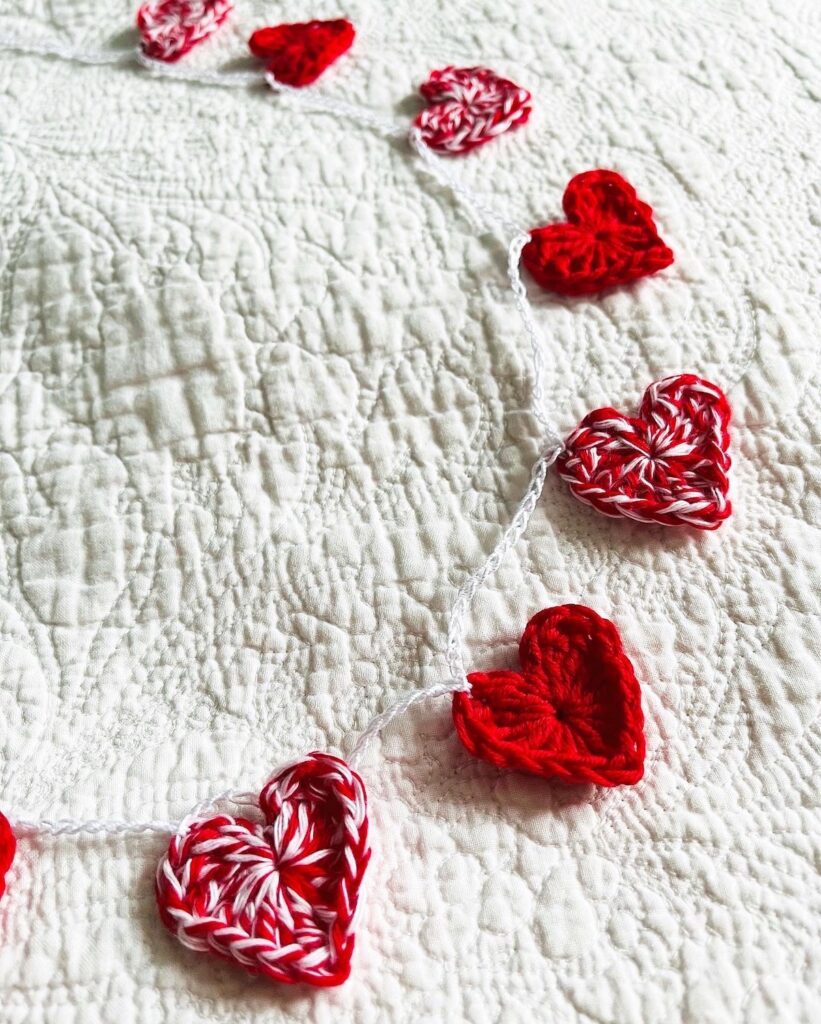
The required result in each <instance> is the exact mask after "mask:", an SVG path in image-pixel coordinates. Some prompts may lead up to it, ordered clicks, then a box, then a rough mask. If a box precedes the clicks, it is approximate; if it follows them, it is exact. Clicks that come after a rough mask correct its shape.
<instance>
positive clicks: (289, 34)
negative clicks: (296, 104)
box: [248, 18, 356, 88]
mask: <svg viewBox="0 0 821 1024" xmlns="http://www.w3.org/2000/svg"><path fill="white" fill-rule="evenodd" d="M355 37H356V30H355V29H354V27H353V25H352V24H351V23H350V22H349V21H346V20H345V19H344V18H338V19H337V20H335V21H306V22H298V23H296V24H293V25H274V26H271V27H269V28H260V29H257V31H256V32H254V34H253V35H252V36H251V38H250V39H249V40H248V47H249V49H250V51H251V53H253V55H254V56H255V57H259V58H260V60H264V61H265V62H266V70H267V71H269V72H270V73H271V74H272V75H273V76H274V78H275V79H276V80H277V81H278V82H282V84H283V85H290V86H293V87H295V88H301V87H302V86H304V85H310V84H311V82H315V81H316V80H317V78H319V76H320V75H321V74H322V72H323V71H325V69H326V68H328V67H330V65H331V64H333V63H334V61H335V60H338V59H339V57H341V56H342V54H343V53H345V52H346V51H347V50H349V49H350V48H351V46H352V45H353V41H354V38H355Z"/></svg>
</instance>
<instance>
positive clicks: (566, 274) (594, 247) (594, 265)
mask: <svg viewBox="0 0 821 1024" xmlns="http://www.w3.org/2000/svg"><path fill="white" fill-rule="evenodd" d="M562 207H563V209H564V212H565V216H566V217H567V220H566V221H565V222H564V223H560V224H548V225H546V226H545V227H541V228H535V229H534V230H533V231H531V233H530V242H529V243H528V245H526V246H525V248H524V251H523V252H522V262H523V263H524V265H525V267H526V268H527V270H528V271H529V273H530V275H531V277H532V278H533V280H534V281H536V282H537V284H539V285H541V286H542V288H546V289H547V290H548V291H552V292H558V293H559V294H560V295H589V294H592V293H594V292H599V291H602V290H603V289H605V288H612V287H613V286H615V285H620V284H627V283H628V282H630V281H635V280H637V279H638V278H640V277H646V276H647V275H648V274H655V273H656V272H657V271H659V270H662V269H663V268H664V267H667V266H669V265H670V264H671V263H672V262H673V252H672V250H671V249H668V247H667V246H666V245H665V244H664V242H663V241H662V240H661V238H660V237H659V235H658V232H657V231H656V225H655V223H654V221H653V210H652V209H651V207H649V206H648V205H647V203H643V202H641V200H640V199H639V198H638V197H637V195H636V190H635V189H634V188H633V186H632V185H630V184H629V183H628V182H627V181H625V180H624V178H622V176H621V175H620V174H616V172H615V171H602V170H597V171H585V172H584V173H583V174H577V175H576V177H575V178H573V179H572V180H571V181H570V184H569V185H568V186H567V188H566V189H565V193H564V197H563V199H562Z"/></svg>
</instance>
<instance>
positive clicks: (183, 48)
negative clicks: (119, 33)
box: [137, 0, 234, 64]
mask: <svg viewBox="0 0 821 1024" xmlns="http://www.w3.org/2000/svg"><path fill="white" fill-rule="evenodd" d="M233 9H234V3H233V0H152V2H150V3H146V4H143V5H142V7H141V8H140V9H139V11H138V12H137V28H138V30H139V33H140V35H141V36H142V40H143V43H142V47H143V53H144V54H145V55H146V57H151V58H152V59H153V60H162V61H165V62H166V63H167V64H173V63H174V61H177V60H179V59H180V57H182V56H184V55H185V54H186V53H188V51H189V50H191V49H192V48H193V47H195V46H197V44H198V43H201V42H202V41H203V40H204V39H207V38H208V36H210V35H211V33H212V32H215V31H216V30H217V29H218V28H219V27H220V25H221V24H222V23H223V22H224V21H225V19H226V18H227V17H228V15H229V14H230V13H231V11H232V10H233Z"/></svg>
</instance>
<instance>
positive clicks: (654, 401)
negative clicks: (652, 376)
mask: <svg viewBox="0 0 821 1024" xmlns="http://www.w3.org/2000/svg"><path fill="white" fill-rule="evenodd" d="M729 426H730V404H729V402H728V401H727V398H726V396H725V395H724V393H723V392H722V390H721V389H720V388H719V387H717V386H716V385H715V384H711V383H710V382H709V381H707V380H702V379H701V378H700V377H696V376H694V375H693V374H690V373H684V374H680V375H678V376H675V377H666V378H665V379H664V380H659V381H656V382H655V383H654V384H651V385H650V386H649V387H648V388H647V390H646V391H645V392H644V397H643V398H642V402H641V407H640V409H639V414H638V417H630V416H625V415H624V414H623V413H620V412H617V411H616V410H615V409H611V408H609V407H608V408H605V409H596V410H595V412H591V413H588V414H587V416H585V418H584V419H583V420H582V421H581V423H580V424H579V426H578V427H576V429H575V430H574V431H573V433H572V434H571V435H570V436H569V437H568V438H567V440H566V441H565V450H564V451H563V452H562V454H561V455H560V456H559V458H558V459H557V460H556V466H557V469H558V472H559V475H560V476H561V478H562V480H564V481H566V483H567V484H568V485H569V487H570V490H571V492H572V493H573V494H574V495H575V496H576V497H577V498H578V499H579V500H580V501H583V502H585V503H586V504H588V505H592V506H593V508H595V509H596V510H597V511H599V512H603V513H604V515H606V516H624V517H625V518H627V519H634V520H636V521H637V522H640V523H660V524H662V525H663V526H693V527H696V528H697V529H699V530H715V529H716V528H717V527H719V526H721V524H722V523H723V522H724V520H725V519H726V518H727V517H728V516H729V515H730V513H731V511H732V506H731V504H730V501H729V498H728V496H727V495H728V491H729V485H730V481H729V475H728V474H729V470H730V456H729V453H728V448H729V443H730V433H729Z"/></svg>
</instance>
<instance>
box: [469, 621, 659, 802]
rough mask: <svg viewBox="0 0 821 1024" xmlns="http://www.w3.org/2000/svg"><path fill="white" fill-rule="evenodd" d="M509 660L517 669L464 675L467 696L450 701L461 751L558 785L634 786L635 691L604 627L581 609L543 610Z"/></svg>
mask: <svg viewBox="0 0 821 1024" xmlns="http://www.w3.org/2000/svg"><path fill="white" fill-rule="evenodd" d="M519 662H520V665H521V671H520V672H513V671H499V672H474V673H472V674H471V675H470V676H468V679H469V681H470V683H471V690H470V691H469V692H462V693H455V694H454V695H453V721H454V724H455V726H456V732H457V735H458V736H459V739H460V740H461V741H462V743H463V744H464V746H465V747H466V748H467V749H468V750H469V751H470V753H471V754H473V755H474V756H475V757H478V758H481V759H482V760H483V761H488V762H489V763H490V764H492V765H495V766H496V767H497V768H513V769H517V770H519V771H523V772H529V773H530V774H533V775H541V776H544V777H546V778H550V779H559V780H561V781H562V782H568V783H590V782H592V783H594V784H595V785H598V786H618V785H632V784H633V783H636V782H638V781H639V779H640V778H641V777H642V775H643V774H644V750H645V745H644V715H643V714H642V710H641V693H640V689H639V684H638V680H637V679H636V674H635V672H634V671H633V666H632V664H631V663H630V660H629V659H628V657H627V655H626V654H625V653H624V649H623V647H622V644H621V638H620V637H619V633H618V630H617V629H616V627H615V626H614V625H613V623H612V622H610V621H608V620H607V619H603V618H602V617H601V616H600V615H597V614H596V612H594V611H593V610H592V609H591V608H585V607H584V606H583V605H578V604H565V605H559V606H557V607H555V608H546V609H545V610H543V611H541V612H539V613H538V614H536V615H534V616H533V618H532V619H531V620H530V622H528V624H527V626H526V628H525V631H524V633H523V634H522V639H521V642H520V644H519Z"/></svg>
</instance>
